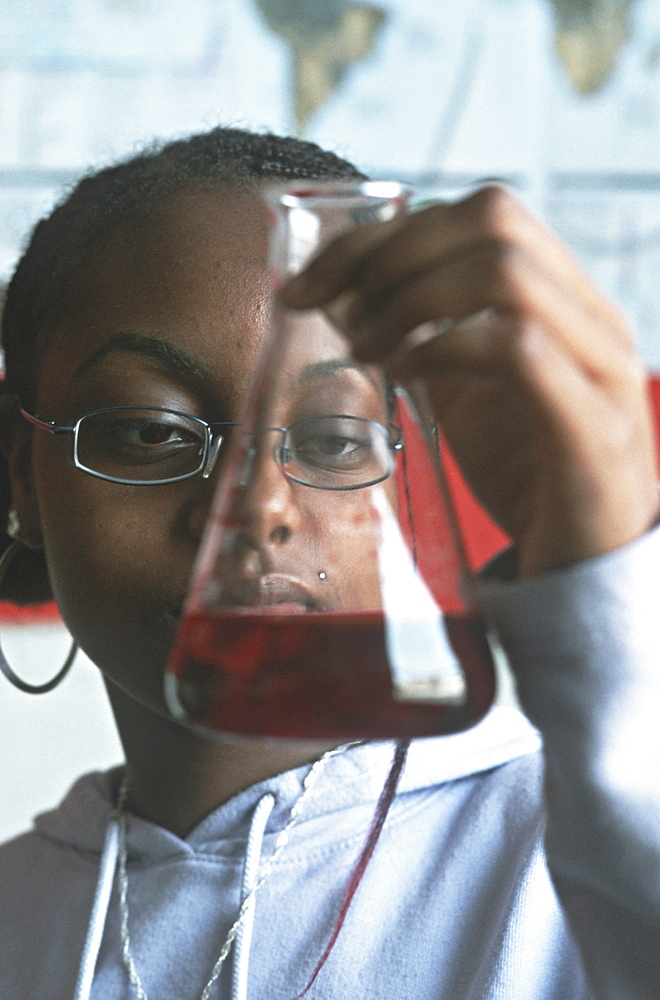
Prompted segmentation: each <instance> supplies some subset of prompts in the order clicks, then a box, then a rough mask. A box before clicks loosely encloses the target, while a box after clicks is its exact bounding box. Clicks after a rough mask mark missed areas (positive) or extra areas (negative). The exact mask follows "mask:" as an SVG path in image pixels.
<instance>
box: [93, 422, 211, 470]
mask: <svg viewBox="0 0 660 1000" xmlns="http://www.w3.org/2000/svg"><path fill="white" fill-rule="evenodd" d="M205 447H206V432H205V429H204V425H203V424H200V423H198V422H197V421H195V420H194V419H193V418H192V417H188V416H186V415H184V414H177V413H168V412H162V411H154V410H148V409H139V408H135V409H131V408H126V409H124V410H122V409H117V410H102V411H99V412H97V413H91V414H89V415H88V416H87V417H85V418H84V420H82V421H81V423H80V427H79V432H78V455H79V457H80V458H81V460H82V461H83V463H84V464H85V465H87V466H89V467H90V468H94V469H100V468H104V469H105V468H106V466H111V465H112V464H113V463H114V464H116V465H117V466H120V465H146V464H148V463H156V462H165V461H176V462H177V463H180V462H181V461H185V462H186V463H188V462H189V461H190V462H191V463H193V465H194V464H195V463H196V461H197V457H198V456H200V455H201V454H202V452H203V451H204V449H205ZM186 455H189V456H191V458H190V459H187V458H184V456H186ZM193 465H191V468H192V467H193Z"/></svg>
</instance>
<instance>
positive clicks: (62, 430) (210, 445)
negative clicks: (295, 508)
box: [18, 404, 403, 493]
mask: <svg viewBox="0 0 660 1000" xmlns="http://www.w3.org/2000/svg"><path fill="white" fill-rule="evenodd" d="M18 409H19V412H20V414H21V416H22V417H23V418H24V419H25V420H26V421H27V422H28V423H30V424H32V425H33V426H34V427H37V428H38V429H39V430H43V431H47V432H48V433H49V434H53V435H58V434H73V441H72V457H73V464H74V467H75V468H76V469H79V470H80V471H81V472H85V473H87V475H88V476H93V477H94V478H95V479H102V480H104V481H105V482H109V483H117V484H118V485H119V486H168V485H170V484H171V483H182V482H186V481H187V480H188V479H194V478H195V477H196V476H199V475H200V474H201V476H202V479H208V478H209V477H210V476H211V474H212V472H213V469H214V468H215V463H216V461H217V457H218V454H219V452H220V448H221V447H222V443H223V441H224V435H222V434H221V433H218V432H216V435H215V440H214V434H213V430H212V428H214V427H240V426H241V424H240V422H239V421H232V420H225V421H214V422H212V423H209V422H208V421H206V420H202V418H201V417H194V416H192V414H190V413H184V412H183V411H182V410H172V409H169V408H168V407H166V406H104V407H101V408H100V409H98V410H90V411H89V412H88V413H83V415H82V416H81V417H79V418H78V419H77V420H76V422H75V424H73V425H65V424H57V423H56V422H55V421H54V420H42V419H41V418H40V417H35V416H34V415H33V414H32V413H28V411H27V410H25V409H23V407H22V406H21V405H20V404H19V407H18ZM121 410H148V411H149V412H153V413H169V414H171V415H172V416H175V417H185V419H186V420H192V421H193V422H194V423H196V424H200V425H201V426H202V427H203V428H204V432H205V441H204V451H203V454H202V457H201V459H200V464H199V467H198V468H197V469H195V471H194V472H186V473H185V474H184V475H182V476H173V477H170V478H167V479H123V478H122V477H120V476H109V475H107V474H106V473H103V472H96V470H94V469H90V468H89V467H88V466H86V465H83V463H82V462H81V461H80V459H79V457H78V431H79V428H80V424H81V423H82V422H83V420H85V419H86V418H87V417H93V416H96V415H97V414H99V413H110V412H117V411H121ZM329 417H343V418H345V419H351V420H360V421H363V422H364V423H368V424H373V425H375V426H376V427H380V429H381V430H382V431H383V432H384V433H385V436H386V438H387V445H388V448H389V449H390V451H392V452H397V451H401V450H402V449H403V440H402V436H401V430H400V428H399V427H397V426H396V425H395V424H392V423H390V428H391V429H392V430H394V431H396V432H397V437H396V438H395V439H394V440H391V439H390V433H389V431H388V429H387V428H386V427H385V426H384V425H383V424H380V423H379V422H378V421H377V420H371V419H370V418H368V417H357V416H355V415H353V414H341V413H327V414H320V415H319V416H318V417H306V418H304V419H303V420H297V421H296V422H295V423H294V424H292V425H291V427H267V428H265V429H264V430H266V431H277V432H279V433H281V434H282V435H286V434H287V433H288V432H289V431H290V430H291V428H292V427H295V426H297V425H298V424H301V423H305V421H306V420H319V419H327V418H329ZM284 442H285V438H284V437H283V438H282V442H281V444H280V445H279V447H278V448H277V450H276V458H275V460H276V462H277V464H278V466H279V467H280V468H281V469H282V475H284V476H285V478H286V479H288V480H289V481H290V482H294V483H298V484H299V485H301V486H309V488H310V489H316V490H326V491H330V492H344V493H346V492H349V491H352V490H362V489H366V488H367V487H368V486H375V485H377V484H378V483H382V482H384V480H385V479H389V477H390V476H391V475H392V471H393V469H390V471H389V472H386V473H385V474H384V475H383V476H380V477H379V478H378V479H373V480H369V482H366V483H360V484H358V485H355V486H320V485H318V484H316V483H309V482H306V481H305V480H304V479H298V478H297V477H295V476H292V475H291V474H290V473H287V472H286V471H285V470H284V469H283V466H284V464H285V462H284V460H283V452H284V449H285V447H286V445H285V443H284Z"/></svg>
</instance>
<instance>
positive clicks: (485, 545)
mask: <svg viewBox="0 0 660 1000" xmlns="http://www.w3.org/2000/svg"><path fill="white" fill-rule="evenodd" d="M649 386H650V393H651V399H652V401H653V405H654V409H655V417H656V433H657V449H658V465H659V466H660V376H658V375H654V376H653V377H652V378H651V379H650V383H649ZM408 459H409V468H414V467H415V464H416V463H415V455H414V447H413V446H412V445H409V455H408ZM445 459H446V463H445V468H446V471H447V479H448V481H449V488H450V490H451V493H452V498H453V500H454V505H455V508H456V516H457V519H458V523H459V527H460V530H461V532H462V535H463V540H464V543H465V548H466V552H467V557H468V563H469V565H470V567H471V568H472V569H478V568H479V567H480V566H482V565H483V564H484V563H485V562H486V561H487V560H488V559H490V558H492V556H494V555H495V553H496V552H499V551H500V549H502V548H503V547H504V546H505V545H506V544H507V543H508V538H507V536H506V535H505V534H504V532H503V531H502V530H501V529H500V528H498V527H497V525H496V524H494V523H493V521H491V519H490V518H489V517H488V515H487V514H486V513H485V511H484V510H483V509H482V508H481V507H480V506H479V504H478V503H477V501H476V500H475V499H474V497H473V496H472V493H471V492H470V490H469V489H468V487H467V486H466V485H465V482H464V480H463V477H462V476H461V474H460V472H459V470H458V468H457V466H456V463H455V462H454V461H453V459H452V458H451V456H450V455H445ZM425 464H426V466H428V460H426V459H425ZM425 474H427V475H428V474H429V471H428V468H427V471H426V472H425ZM411 479H412V482H411V483H410V487H411V489H413V490H415V491H417V490H419V489H422V490H423V488H424V487H423V483H421V482H420V479H419V476H417V477H414V476H413V477H411ZM401 502H405V500H404V499H403V498H402V501H401ZM420 541H421V540H418V543H419V542H420ZM419 548H420V550H421V549H423V542H421V544H419ZM58 617H59V616H58V612H57V607H56V606H55V604H40V605H38V606H37V607H31V608H30V607H28V608H19V607H17V606H16V605H14V604H9V603H7V602H0V621H4V622H7V623H16V624H19V623H21V622H34V621H57V620H58Z"/></svg>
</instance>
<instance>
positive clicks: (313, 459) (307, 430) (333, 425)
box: [288, 417, 372, 470]
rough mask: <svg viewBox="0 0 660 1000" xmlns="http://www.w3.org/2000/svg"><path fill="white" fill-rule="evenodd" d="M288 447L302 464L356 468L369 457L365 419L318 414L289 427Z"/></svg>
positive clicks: (368, 441) (370, 452) (369, 443)
mask: <svg viewBox="0 0 660 1000" xmlns="http://www.w3.org/2000/svg"><path fill="white" fill-rule="evenodd" d="M288 450H289V452H290V453H291V455H292V457H294V456H295V459H296V460H297V461H299V462H303V463H305V464H306V465H310V466H316V467H319V468H325V469H335V470H339V469H356V468H361V467H362V466H363V465H364V464H366V463H368V462H369V461H370V460H371V454H372V442H371V436H370V434H369V423H368V422H367V421H363V420H360V419H358V418H355V417H319V418H316V419H310V420H304V421H301V422H300V423H299V424H297V425H295V426H294V427H292V428H291V429H290V434H289V444H288Z"/></svg>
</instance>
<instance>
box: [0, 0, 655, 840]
mask: <svg viewBox="0 0 660 1000" xmlns="http://www.w3.org/2000/svg"><path fill="white" fill-rule="evenodd" d="M565 6H566V5H565V4H563V5H562V4H561V3H559V2H558V0H556V2H555V4H554V6H553V5H551V2H550V0H445V2H444V3H442V4H438V3H437V0H372V2H369V3H359V2H351V0H323V3H319V2H318V0H306V2H305V0H299V2H297V3H295V4H292V3H291V2H290V0H187V2H186V3H185V4H181V3H179V2H178V0H24V2H22V3H17V2H16V0H0V283H1V282H2V280H3V279H6V278H7V277H8V275H9V274H10V272H11V269H12V266H13V264H14V262H15V261H16V259H17V256H18V254H19V253H20V249H21V246H22V244H23V242H24V240H25V237H26V234H27V233H28V231H29V229H30V228H31V226H32V225H33V223H34V222H35V221H36V220H37V219H38V218H39V216H40V215H41V214H42V213H43V212H44V211H46V210H47V209H48V208H49V206H50V205H52V204H53V202H54V200H55V199H56V198H57V197H58V196H59V194H60V193H61V191H62V190H63V189H64V188H66V186H67V185H69V184H70V183H71V182H72V181H74V180H75V179H76V177H78V176H79V175H80V174H81V172H83V171H84V170H86V169H88V168H89V167H90V166H96V165H100V164H104V163H106V162H107V161H109V160H111V159H113V158H115V157H118V156H121V155H124V154H126V153H128V152H130V151H131V150H132V149H134V148H135V147H136V146H137V145H138V144H141V143H143V142H144V141H148V140H150V139H152V138H154V137H168V136H174V135H178V134H183V133H186V132H189V131H192V130H195V129H199V128H206V127H209V126H212V125H214V124H216V123H218V122H222V123H225V124H238V125H248V126H253V127H257V128H262V127H265V128H269V129H272V130H275V131H284V132H288V131H294V130H297V131H298V132H299V133H300V134H303V135H304V136H305V137H307V138H310V139H314V140H316V141H319V142H321V143H322V144H324V145H328V146H330V147H331V148H333V149H335V150H337V151H338V152H339V153H340V154H342V155H346V156H348V157H350V158H353V159H355V160H356V161H358V162H359V164H360V165H361V166H362V167H364V168H365V169H367V170H368V171H369V172H371V173H373V174H374V175H377V176H392V177H399V178H402V179H406V180H409V181H411V182H412V183H414V184H415V185H416V186H417V188H418V190H419V192H420V197H429V196H433V195H442V194H445V193H447V192H459V191H461V190H465V189H466V188H468V187H469V186H470V185H471V184H473V183H474V182H475V181H477V180H478V179H480V178H483V177H494V176H496V177H499V178H502V179H504V180H505V181H507V182H508V183H510V184H512V185H513V186H514V187H516V188H517V189H518V190H519V191H520V192H521V193H522V194H523V196H524V197H526V198H527V199H528V200H529V201H530V202H531V203H532V204H533V205H534V206H535V208H536V209H537V210H538V211H539V212H541V213H542V214H543V215H544V216H545V217H546V218H547V219H548V220H549V221H550V222H551V223H552V224H553V225H554V226H555V227H557V228H558V229H559V230H560V232H561V233H562V234H563V235H564V236H565V237H566V238H567V239H568V241H569V243H570V244H571V245H572V246H573V247H574V249H575V251H576V253H577V254H578V255H579V256H580V257H581V258H582V259H583V260H584V262H585V264H586V266H587V267H588V268H589V269H590V270H591V271H592V273H593V274H594V275H595V276H596V277H597V279H598V280H599V281H600V282H601V284H602V285H604V286H605V287H606V288H607V289H608V290H609V291H610V293H611V294H612V295H613V296H614V297H616V298H617V299H618V300H619V301H620V302H621V303H622V304H623V305H624V306H625V308H626V309H627V310H628V312H629V314H630V316H631V318H632V319H633V322H634V323H635V326H636V329H637V331H638V337H639V342H640V347H641V349H642V352H643V354H644V356H645V358H646V359H647V361H648V363H649V366H650V367H651V368H655V369H657V370H659V371H660V336H659V335H658V332H657V331H658V328H659V325H660V324H659V320H660V282H658V280H657V275H658V273H660V145H659V143H658V138H657V137H658V134H659V125H660V0H637V2H636V3H634V2H632V0H625V2H624V0H622V2H621V3H620V4H619V5H618V7H619V8H620V9H621V10H622V11H623V12H624V14H625V15H626V17H627V21H626V22H625V24H624V29H625V30H623V33H621V32H619V34H618V35H617V34H616V32H615V31H614V29H613V31H612V33H611V37H610V41H611V42H612V45H611V52H610V49H608V48H607V45H604V44H603V38H602V37H600V39H597V44H596V45H595V46H592V47H593V49H594V52H595V53H598V52H600V53H601V54H602V52H603V51H607V52H609V53H610V56H611V59H610V63H609V64H608V65H605V66H604V67H603V66H595V68H594V66H592V65H590V64H589V63H588V61H587V63H585V64H584V65H578V66H576V65H575V63H574V62H573V63H571V59H570V58H569V57H570V56H571V53H573V54H574V53H575V52H576V51H582V50H581V49H580V46H579V45H578V44H577V43H576V40H575V38H573V36H571V35H570V33H569V34H567V33H566V31H565V30H564V29H565V25H564V26H563V27H562V24H561V22H560V21H558V19H557V17H556V16H555V10H556V11H561V9H562V7H565ZM573 6H574V8H575V9H579V8H581V6H584V7H585V8H586V7H587V6H588V5H586V4H581V2H580V0H575V2H574V5H573ZM609 6H610V7H612V6H614V7H616V6H617V5H609ZM598 23H599V25H600V28H599V30H601V28H602V23H601V22H598ZM622 23H623V22H622ZM619 27H621V26H619ZM585 30H586V32H587V33H586V35H585V38H586V39H587V42H585V45H586V46H587V49H588V44H587V43H588V41H589V34H588V31H589V30H590V29H589V25H586V28H585ZM558 40H559V42H560V45H559V51H560V52H561V53H562V57H563V59H564V61H563V62H562V61H561V60H560V58H559V56H558V55H557V51H558V49H557V41H558ZM579 41H580V39H579V38H578V42H579ZM573 43H575V44H573ZM571 45H572V46H573V47H572V48H571ZM583 49H584V46H583ZM567 53H568V55H567ZM594 65H595V64H594ZM569 70H571V73H572V76H571V75H569ZM590 72H591V76H589V73H590ZM594 74H595V75H594ZM599 74H600V75H599ZM594 80H595V81H596V82H595V83H594ZM589 89H591V92H590V93H585V92H584V91H586V90H589ZM3 643H6V645H7V648H8V654H9V651H10V648H11V649H14V648H15V649H16V657H18V659H19V661H20V660H21V658H23V660H24V662H27V661H29V660H35V659H36V660H38V661H39V662H41V663H43V665H44V673H45V674H49V673H50V672H51V670H52V665H53V664H57V663H59V661H60V660H61V659H62V657H63V652H64V647H65V645H66V641H65V639H64V637H63V635H62V634H61V629H58V628H55V629H47V630H46V632H44V631H43V626H38V627H37V626H34V627H32V628H27V629H26V628H22V629H21V631H20V633H18V634H16V633H15V632H14V631H13V630H10V632H9V634H7V629H6V628H5V629H4V630H3ZM21 662H22V661H21ZM507 697H508V695H507ZM119 757H120V749H119V745H118V742H117V739H116V736H115V735H114V731H113V729H112V724H111V720H110V717H109V713H108V711H107V708H106V707H105V702H104V700H103V692H102V685H101V683H100V680H99V678H98V677H97V676H96V672H95V670H94V668H93V667H92V666H91V665H90V664H89V663H84V662H81V663H79V664H77V665H76V667H75V668H74V672H73V673H72V675H71V676H70V678H69V679H68V680H67V681H66V683H65V684H64V685H63V687H62V688H61V689H60V690H59V691H57V692H55V693H53V694H51V695H47V696H44V697H43V698H32V699H31V698H29V697H28V696H26V695H21V694H19V693H16V692H13V691H12V690H10V689H9V687H8V685H7V684H6V683H5V682H4V680H3V679H2V678H0V759H1V760H2V761H3V767H2V771H1V773H2V778H1V779H0V801H1V802H2V807H1V809H0V837H2V836H4V835H8V834H10V833H12V832H14V831H15V830H17V829H19V828H21V827H23V826H25V824H26V823H27V822H28V820H29V818H30V816H31V815H32V814H33V813H34V812H35V810H36V809H37V808H40V807H41V806H47V805H50V804H52V803H53V802H54V801H55V800H56V799H57V798H58V796H59V795H60V794H61V793H62V791H63V790H64V788H65V787H66V785H67V784H68V783H69V782H70V780H72V778H73V777H74V776H75V775H76V774H77V773H79V772H81V771H83V770H85V769H88V768H90V767H97V766H106V765H108V764H109V763H112V762H114V761H116V760H118V759H119Z"/></svg>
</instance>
